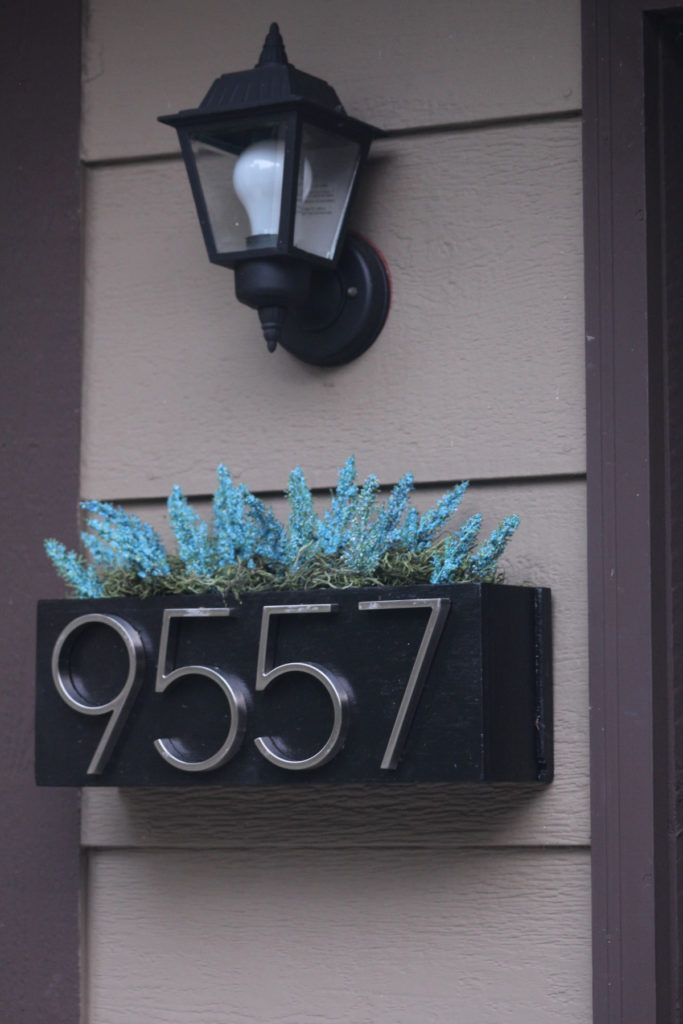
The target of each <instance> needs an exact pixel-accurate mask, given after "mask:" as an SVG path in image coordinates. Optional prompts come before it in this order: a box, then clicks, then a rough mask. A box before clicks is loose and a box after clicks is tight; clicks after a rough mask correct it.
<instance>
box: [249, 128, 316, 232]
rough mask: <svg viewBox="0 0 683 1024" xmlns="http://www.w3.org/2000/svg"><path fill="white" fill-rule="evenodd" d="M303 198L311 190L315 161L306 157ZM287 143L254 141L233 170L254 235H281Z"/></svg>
mask: <svg viewBox="0 0 683 1024" xmlns="http://www.w3.org/2000/svg"><path fill="white" fill-rule="evenodd" d="M303 161H304V164H303V166H304V173H303V188H302V195H301V201H302V202H305V201H306V199H307V198H308V193H309V192H310V191H311V184H312V180H313V175H312V173H311V165H310V163H309V162H308V160H307V159H306V158H305V157H304V158H303ZM284 165H285V144H284V142H281V141H279V140H277V139H265V140H263V141H262V142H254V143H253V144H252V145H251V146H247V148H246V149H245V150H244V151H243V152H242V153H241V154H240V157H239V159H238V161H237V163H236V164H235V169H234V171H233V174H232V183H233V186H234V188H235V192H236V193H237V197H238V198H239V201H240V202H241V203H242V206H243V207H244V209H245V210H246V211H247V214H248V216H249V224H250V225H251V233H252V235H277V234H278V231H279V230H280V203H281V199H282V176H283V171H284Z"/></svg>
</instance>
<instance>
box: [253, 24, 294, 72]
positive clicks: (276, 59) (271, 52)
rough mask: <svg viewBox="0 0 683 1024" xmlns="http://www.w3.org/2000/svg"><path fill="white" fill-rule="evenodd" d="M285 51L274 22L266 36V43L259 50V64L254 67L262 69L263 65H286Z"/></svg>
mask: <svg viewBox="0 0 683 1024" xmlns="http://www.w3.org/2000/svg"><path fill="white" fill-rule="evenodd" d="M288 63H289V61H288V60H287V51H286V50H285V44H284V42H283V40H282V36H281V35H280V29H279V27H278V24H277V22H276V21H274V22H273V23H272V25H271V26H270V28H269V30H268V35H267V36H266V41H265V42H264V44H263V49H262V50H261V56H260V57H259V62H258V64H257V65H256V67H257V68H260V67H263V65H264V64H288Z"/></svg>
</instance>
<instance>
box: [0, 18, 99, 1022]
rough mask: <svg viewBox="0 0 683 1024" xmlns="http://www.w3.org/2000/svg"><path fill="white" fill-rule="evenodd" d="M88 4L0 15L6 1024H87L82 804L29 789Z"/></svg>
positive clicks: (72, 486)
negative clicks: (82, 967)
mask: <svg viewBox="0 0 683 1024" xmlns="http://www.w3.org/2000/svg"><path fill="white" fill-rule="evenodd" d="M80 18H81V15H80V2H79V0H59V2H58V3H56V2H55V0H3V3H2V4H0V96H1V97H2V120H3V132H2V139H3V141H2V145H1V146H0V367H1V369H0V387H1V391H2V396H1V400H0V602H1V603H2V616H1V619H0V732H1V734H2V744H1V746H0V749H1V750H2V754H3V757H2V765H1V767H0V808H1V813H2V835H1V836H0V1018H2V1020H3V1021H7V1022H8V1024H9V1022H11V1024H78V1020H79V1016H80V991H79V987H80V982H79V941H80V940H79V884H80V883H79V875H80V869H79V803H78V794H77V793H75V792H72V791H67V790H39V789H37V787H36V786H35V784H34V782H33V678H32V677H33V652H34V650H35V638H34V629H35V625H34V624H35V603H36V598H37V597H38V596H40V595H42V594H52V595H54V596H59V594H60V591H61V589H62V588H61V587H60V586H59V583H58V582H57V581H56V580H55V578H54V573H53V572H52V571H51V570H50V567H49V566H48V564H47V560H46V559H45V557H44V555H43V553H42V550H41V541H42V538H43V537H45V536H46V535H51V534H57V536H60V537H62V536H64V537H69V538H70V539H71V540H72V541H75V540H76V507H77V501H78V490H79V452H80V402H81V316H80V309H81V302H80V290H81V284H80V278H81V254H80V165H79V149H78V139H79V121H80V86H81V83H80V70H81V56H80V38H81V25H80Z"/></svg>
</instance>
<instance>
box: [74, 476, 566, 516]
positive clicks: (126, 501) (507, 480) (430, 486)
mask: <svg viewBox="0 0 683 1024" xmlns="http://www.w3.org/2000/svg"><path fill="white" fill-rule="evenodd" d="M585 481H586V474H585V473H549V474H548V475H547V476H501V477H490V478H489V477H487V478H486V479H482V480H477V479H476V478H470V481H469V483H470V487H471V488H475V487H501V486H502V487H505V486H515V485H517V486H519V485H522V486H528V487H544V486H550V485H552V484H557V483H560V484H563V483H566V484H571V483H585ZM456 482H458V481H454V480H428V481H423V480H422V481H420V482H419V483H418V482H416V483H415V491H416V492H419V491H429V490H437V489H439V488H447V487H452V486H453V484H454V483H456ZM395 483H396V481H395V480H390V481H389V482H388V483H383V484H382V486H381V488H380V493H381V492H382V491H386V490H389V489H390V488H391V487H393V486H394V484H395ZM332 490H333V488H332V487H311V493H312V494H313V496H314V497H315V498H326V497H327V496H328V495H329V494H330V492H331V491H332ZM284 493H285V491H284V490H277V491H267V490H264V491H260V490H258V489H256V490H254V494H255V495H256V496H257V497H258V498H261V499H263V500H265V501H271V500H273V499H274V498H281V497H282V496H283V494H284ZM88 497H91V496H90V495H88ZM186 497H187V499H188V501H200V502H201V501H207V502H208V501H211V499H212V497H213V495H212V494H200V493H197V494H187V495H186ZM107 500H108V501H111V502H113V503H114V504H117V505H126V506H127V507H129V508H135V507H139V506H141V505H145V506H150V505H152V506H153V505H164V504H165V503H166V495H163V494H159V495H156V496H155V497H146V498H145V497H141V498H117V497H109V498H107Z"/></svg>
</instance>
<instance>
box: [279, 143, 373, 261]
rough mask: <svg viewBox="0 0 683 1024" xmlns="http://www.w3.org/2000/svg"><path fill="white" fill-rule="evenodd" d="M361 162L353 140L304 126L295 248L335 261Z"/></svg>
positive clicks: (357, 147) (295, 222) (357, 148)
mask: <svg viewBox="0 0 683 1024" xmlns="http://www.w3.org/2000/svg"><path fill="white" fill-rule="evenodd" d="M359 160H360V146H359V144H358V143H357V142H355V141H354V140H353V139H347V138H344V137H343V136H341V135H333V134H332V133H331V132H326V131H324V130H323V129H322V128H316V127H315V126H314V125H311V124H304V125H303V130H302V142H301V159H300V165H299V187H298V192H297V206H296V217H295V220H294V245H295V246H296V247H297V248H298V249H303V250H305V251H306V252H310V253H314V254H315V255H316V256H322V257H323V259H328V260H333V259H334V256H335V253H336V250H337V243H338V241H339V235H340V232H341V229H342V227H343V224H344V219H345V217H346V210H347V207H348V204H349V198H350V196H351V190H352V188H353V182H354V180H355V177H356V171H357V170H358V163H359Z"/></svg>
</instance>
